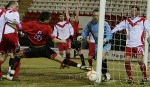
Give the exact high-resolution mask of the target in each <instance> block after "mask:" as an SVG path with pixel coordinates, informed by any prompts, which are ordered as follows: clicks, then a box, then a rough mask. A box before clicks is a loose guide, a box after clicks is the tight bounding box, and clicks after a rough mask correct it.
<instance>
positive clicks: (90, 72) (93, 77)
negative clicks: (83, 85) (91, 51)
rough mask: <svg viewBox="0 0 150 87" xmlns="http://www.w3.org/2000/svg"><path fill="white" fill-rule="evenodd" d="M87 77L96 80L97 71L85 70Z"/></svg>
mask: <svg viewBox="0 0 150 87" xmlns="http://www.w3.org/2000/svg"><path fill="white" fill-rule="evenodd" d="M87 78H88V79H89V80H90V81H92V82H94V81H96V80H97V78H98V76H97V72H96V71H94V70H91V71H89V72H87Z"/></svg>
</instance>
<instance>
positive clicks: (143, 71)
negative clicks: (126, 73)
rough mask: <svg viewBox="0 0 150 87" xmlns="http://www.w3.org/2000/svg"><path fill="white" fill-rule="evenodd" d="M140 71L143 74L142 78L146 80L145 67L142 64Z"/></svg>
mask: <svg viewBox="0 0 150 87" xmlns="http://www.w3.org/2000/svg"><path fill="white" fill-rule="evenodd" d="M140 69H141V71H142V74H143V76H144V79H146V80H147V73H146V66H145V64H144V63H143V64H140Z"/></svg>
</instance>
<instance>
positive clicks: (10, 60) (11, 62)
mask: <svg viewBox="0 0 150 87" xmlns="http://www.w3.org/2000/svg"><path fill="white" fill-rule="evenodd" d="M13 62H14V58H10V59H9V68H8V74H9V73H10V70H11V66H12V65H13Z"/></svg>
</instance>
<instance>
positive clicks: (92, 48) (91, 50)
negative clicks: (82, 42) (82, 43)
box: [88, 43, 95, 56]
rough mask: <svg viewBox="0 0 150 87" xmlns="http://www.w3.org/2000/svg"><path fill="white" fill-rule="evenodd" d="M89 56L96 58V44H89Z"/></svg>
mask: <svg viewBox="0 0 150 87" xmlns="http://www.w3.org/2000/svg"><path fill="white" fill-rule="evenodd" d="M88 55H89V56H95V43H89V54H88Z"/></svg>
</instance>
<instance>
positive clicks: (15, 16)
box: [4, 9, 20, 34]
mask: <svg viewBox="0 0 150 87" xmlns="http://www.w3.org/2000/svg"><path fill="white" fill-rule="evenodd" d="M5 19H6V22H9V23H13V24H19V23H20V17H19V13H18V11H14V10H12V9H8V10H7V11H6V14H5ZM15 32H16V31H15V29H13V28H12V27H10V26H9V25H6V26H5V32H4V34H9V33H15Z"/></svg>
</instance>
